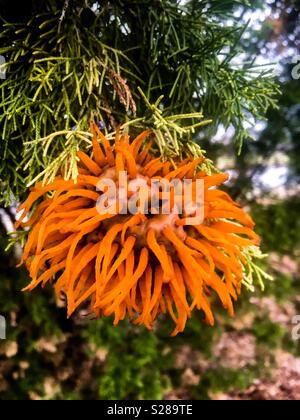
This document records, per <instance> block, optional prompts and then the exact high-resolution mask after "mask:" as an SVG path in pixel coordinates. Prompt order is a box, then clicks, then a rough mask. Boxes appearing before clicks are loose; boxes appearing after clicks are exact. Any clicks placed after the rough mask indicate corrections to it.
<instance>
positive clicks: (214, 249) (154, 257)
mask: <svg viewBox="0 0 300 420" xmlns="http://www.w3.org/2000/svg"><path fill="white" fill-rule="evenodd" d="M91 132H92V135H93V149H92V153H91V154H89V155H88V154H86V153H84V152H82V151H79V152H78V158H79V163H78V165H79V176H78V180H77V182H74V181H65V180H63V178H62V177H57V178H56V179H55V180H54V181H53V182H52V183H51V184H48V185H43V184H42V183H38V184H36V185H35V186H34V187H33V188H32V189H31V192H30V194H29V196H28V198H27V200H26V201H25V203H23V204H22V205H21V206H20V207H19V210H20V212H22V214H21V217H20V219H19V221H18V222H17V227H23V228H25V229H29V233H28V240H27V244H26V246H25V249H24V255H23V258H22V261H21V263H25V264H26V267H27V268H28V271H29V273H30V276H31V282H30V284H29V286H27V288H26V289H24V290H27V291H31V290H33V289H34V288H35V287H36V286H39V285H42V286H45V285H46V284H47V283H50V284H53V286H54V289H55V291H56V293H57V294H59V295H60V294H61V293H63V294H64V295H65V296H66V298H67V303H68V315H69V316H70V315H71V314H72V313H73V312H74V311H75V310H76V309H77V308H78V306H79V305H82V304H88V305H89V307H90V310H91V312H93V313H94V314H95V315H96V316H99V315H100V316H101V315H104V316H110V315H113V316H114V324H115V325H116V324H117V323H118V322H119V321H120V320H123V319H124V318H125V317H126V316H127V317H128V318H129V319H130V320H131V321H132V322H133V323H134V324H138V325H140V324H143V325H145V326H146V327H147V328H148V329H151V328H153V325H154V321H155V320H156V318H157V317H159V316H160V314H168V315H169V316H170V318H171V319H172V320H173V321H174V322H175V329H174V331H173V333H172V335H176V334H177V333H179V332H182V331H183V330H184V328H185V325H186V322H187V320H188V318H190V316H191V313H192V311H193V310H194V309H195V308H197V309H198V310H200V311H202V312H203V314H204V316H205V319H206V322H207V323H208V324H210V325H213V323H214V316H213V311H212V304H213V301H214V299H216V297H218V298H219V299H220V301H221V303H222V304H223V306H224V308H226V309H227V310H228V312H229V314H230V315H233V301H234V300H236V299H237V297H238V295H239V293H240V291H241V284H242V280H243V266H242V264H243V251H244V249H245V248H247V247H249V246H253V245H255V246H256V245H258V243H259V237H258V236H257V235H256V233H255V232H254V231H253V226H254V223H253V221H252V219H251V217H250V216H249V215H247V214H246V213H245V212H244V210H243V209H242V208H241V207H240V206H239V205H238V204H237V203H235V202H234V201H233V200H232V199H231V198H230V197H229V195H228V194H227V193H225V192H224V191H221V190H219V189H218V188H217V187H218V186H219V185H220V184H222V183H223V182H225V181H226V180H227V178H228V176H227V175H226V174H213V175H209V174H206V173H205V172H203V171H201V170H200V169H199V165H200V164H201V163H202V161H203V158H201V159H193V158H192V157H189V158H187V159H185V160H183V161H181V162H180V160H179V159H178V161H177V162H176V159H175V160H174V159H173V161H172V164H171V163H170V162H164V161H162V160H161V159H160V158H157V157H156V156H154V155H153V154H152V153H151V151H150V150H151V147H152V140H153V139H152V140H151V137H153V133H152V132H151V130H147V131H143V132H142V133H140V134H139V135H138V136H137V137H136V138H135V139H134V140H133V141H130V140H129V137H128V135H127V134H125V135H120V134H119V130H118V132H117V134H116V138H115V142H114V143H113V142H111V141H109V140H108V139H107V138H106V137H105V136H104V134H103V133H102V132H101V131H100V130H99V129H98V127H97V126H96V125H95V124H91ZM174 162H175V164H176V163H177V168H175V169H174V165H173V163H174ZM121 171H126V172H127V173H128V178H129V183H132V184H134V185H135V186H137V185H140V184H139V182H141V181H143V182H144V185H146V186H147V188H148V187H149V186H150V185H151V182H152V181H153V180H154V179H155V180H164V181H166V182H167V181H174V179H175V178H177V179H180V180H181V181H182V180H186V179H189V181H190V182H192V184H193V186H195V183H196V182H197V181H198V180H199V179H200V180H203V186H204V187H203V188H204V196H203V200H204V203H202V204H203V208H204V219H203V221H202V223H201V224H198V225H193V224H191V225H189V224H188V220H189V217H190V216H191V213H187V212H185V211H184V210H183V211H182V212H181V213H180V212H176V211H174V209H175V206H176V205H177V204H178V200H177V201H176V200H174V197H173V199H172V200H170V201H171V202H172V203H173V204H172V206H174V207H172V208H171V209H170V214H164V213H163V212H158V213H151V212H149V210H152V208H153V206H152V201H151V204H150V202H149V203H148V204H149V207H148V212H147V211H145V212H143V211H141V208H138V209H137V211H136V213H135V214H134V213H130V214H129V213H128V212H127V213H126V212H125V213H124V212H123V211H120V210H121V209H122V210H123V209H124V205H123V204H122V205H119V207H115V210H114V212H111V211H110V212H109V211H108V210H107V212H106V211H102V213H101V212H100V211H99V208H98V205H97V203H98V199H99V198H100V199H101V196H102V195H103V194H105V193H106V192H107V191H106V190H105V191H104V192H102V190H101V191H99V189H98V188H97V186H98V182H100V181H101V182H102V181H103V180H104V179H106V180H107V179H109V180H110V181H114V182H115V185H116V190H117V192H119V190H121V187H120V183H118V181H117V178H118V175H119V173H120V172H121ZM122 188H123V186H122ZM149 188H150V187H149ZM49 193H52V194H51V195H49ZM156 193H157V194H158V197H157V201H158V202H161V197H162V192H161V191H160V190H156ZM126 195H127V199H128V200H130V199H131V198H132V195H133V193H132V192H131V193H129V192H127V194H126V193H125V196H124V191H122V199H124V197H126ZM152 195H153V193H152V192H151V193H150V194H148V191H147V192H146V195H145V194H144V196H145V197H146V204H147V200H149V201H150V200H151V199H152V198H153V197H152ZM193 199H194V198H193ZM107 201H110V204H114V201H113V197H109V196H108V198H107ZM137 203H139V200H137ZM174 203H175V204H174ZM176 203H177V204H176ZM144 210H145V209H144ZM146 210H147V209H146ZM27 216H28V217H29V218H28V220H24V219H25V217H27Z"/></svg>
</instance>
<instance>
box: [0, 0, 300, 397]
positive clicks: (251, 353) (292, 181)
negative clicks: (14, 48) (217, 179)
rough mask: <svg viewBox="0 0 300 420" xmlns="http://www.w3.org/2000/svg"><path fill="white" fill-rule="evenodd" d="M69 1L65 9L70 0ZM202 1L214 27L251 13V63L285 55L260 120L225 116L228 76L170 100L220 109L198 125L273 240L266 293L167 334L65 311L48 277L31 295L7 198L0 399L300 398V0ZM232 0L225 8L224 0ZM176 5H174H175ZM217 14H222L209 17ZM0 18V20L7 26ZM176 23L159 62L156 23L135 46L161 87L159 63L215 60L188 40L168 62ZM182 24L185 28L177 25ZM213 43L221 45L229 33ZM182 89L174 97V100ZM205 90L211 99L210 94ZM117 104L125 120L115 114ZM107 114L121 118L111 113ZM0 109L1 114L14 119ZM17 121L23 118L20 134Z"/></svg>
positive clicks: (247, 53)
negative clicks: (295, 334)
mask: <svg viewBox="0 0 300 420" xmlns="http://www.w3.org/2000/svg"><path fill="white" fill-rule="evenodd" d="M13 3H14V2H13V1H10V2H6V1H4V0H1V3H0V4H1V5H0V15H2V16H3V17H4V18H5V20H8V21H9V19H10V18H11V16H12V15H13V20H14V21H15V22H24V21H25V19H27V18H29V17H30V13H31V12H32V10H34V5H35V2H30V1H29V2H23V3H22V6H20V5H18V7H17V8H13V10H12V7H13ZM39 3H40V2H39ZM48 3H49V2H48ZM50 3H51V2H50ZM54 3H55V2H54ZM58 3H60V8H61V10H62V8H63V2H58ZM82 3H84V2H82ZM100 3H103V5H104V3H105V6H106V7H108V9H109V8H110V7H111V8H114V7H115V10H116V11H118V13H119V14H120V16H121V17H122V16H123V15H124V16H125V17H124V16H123V17H124V19H125V20H126V19H127V21H129V20H130V19H131V20H134V19H136V25H141V26H142V24H143V19H144V20H145V19H146V20H148V19H149V22H150V23H151V19H152V18H153V19H154V20H155V16H153V15H151V14H150V15H148V14H147V9H145V15H143V16H138V15H136V16H135V14H134V11H135V7H137V8H138V7H139V3H140V4H142V3H144V6H145V4H146V3H147V2H145V1H144V2H139V1H135V2H127V1H125V0H124V1H116V2H100ZM153 3H155V6H156V7H157V8H159V7H162V5H163V6H164V5H165V3H168V4H169V6H170V5H171V6H172V7H175V5H176V4H177V3H178V2H175V1H174V2H172V1H169V2H164V1H155V2H154V1H153ZM204 3H206V6H207V5H210V6H211V7H214V8H215V9H212V10H213V12H214V13H215V15H213V16H218V18H216V21H215V22H216V23H215V25H216V29H215V31H216V32H215V34H216V33H218V30H219V29H218V27H217V25H218V24H220V15H221V16H222V19H223V21H224V22H227V24H228V27H230V25H233V26H234V25H235V21H234V19H233V18H234V16H235V19H236V20H237V21H238V22H248V19H251V21H250V22H249V23H248V27H247V29H246V30H245V31H244V32H243V35H242V34H240V35H239V37H238V46H239V48H241V49H242V50H243V61H244V62H253V58H257V57H258V61H259V62H260V64H265V63H270V62H274V63H275V65H276V79H277V82H278V84H279V85H280V88H281V91H282V95H281V96H278V95H277V98H278V105H279V106H278V108H277V109H276V108H275V109H274V108H270V109H269V110H268V111H267V115H266V117H267V119H266V120H262V119H261V118H260V112H258V114H257V115H256V117H257V120H256V122H254V123H253V124H252V125H251V124H250V123H246V122H245V121H244V118H241V116H239V118H233V117H234V115H236V114H234V112H233V114H234V115H232V116H231V117H229V121H230V124H228V114H226V109H225V106H226V102H223V103H222V87H219V91H217V90H216V92H210V96H208V94H207V89H205V88H203V86H204V87H205V86H206V87H207V80H204V81H203V86H202V87H201V86H199V92H201V89H202V94H203V95H202V96H201V94H199V97H197V98H196V97H193V98H194V102H193V103H192V104H188V103H185V101H184V95H182V97H175V98H173V97H172V95H171V97H169V99H168V101H169V102H168V101H167V102H168V103H166V104H165V106H166V107H171V109H176V106H178V107H179V108H180V109H179V110H180V111H181V110H182V109H183V110H186V112H189V111H193V110H195V108H197V107H198V109H199V110H203V111H204V114H205V117H209V118H210V117H214V116H216V115H217V116H219V118H218V119H217V121H216V123H215V126H214V127H213V130H211V131H209V130H207V131H201V132H200V133H198V134H197V137H196V139H195V140H196V141H198V142H199V143H200V145H201V147H203V148H204V149H205V150H207V154H208V156H209V158H212V159H214V160H215V162H216V163H217V166H218V167H220V168H221V169H223V170H227V171H229V172H230V174H231V180H230V182H229V183H228V184H227V186H226V188H227V189H228V190H229V191H230V193H231V194H232V195H233V196H234V197H235V198H236V199H238V200H239V201H240V202H241V203H242V204H243V205H245V206H247V207H248V208H250V210H251V212H252V214H253V216H254V218H255V220H256V223H257V232H258V233H259V234H260V235H261V236H262V247H263V251H266V252H267V253H269V258H268V260H267V262H265V265H266V267H264V268H267V269H268V272H270V273H271V274H272V275H273V277H274V281H273V282H267V283H266V291H265V292H264V293H262V292H260V291H259V290H256V291H255V292H254V293H250V292H247V291H246V290H244V293H243V297H242V299H241V300H240V301H239V302H238V304H237V305H236V317H235V319H233V320H231V319H229V318H227V317H226V316H225V315H224V313H223V312H222V310H221V309H220V311H219V314H218V315H217V323H216V327H214V328H209V327H207V326H205V325H203V324H202V323H201V322H200V319H199V316H197V314H195V316H194V317H193V319H192V320H191V321H190V322H189V323H188V326H187V328H186V330H185V332H184V333H183V334H181V335H180V336H177V337H175V338H171V337H169V336H168V332H169V331H170V329H171V327H170V325H168V322H166V320H164V319H162V320H161V321H160V323H159V324H158V325H157V326H156V328H155V330H154V331H153V332H148V331H146V330H144V329H143V328H137V327H133V326H130V325H129V324H127V323H125V322H124V323H123V324H122V325H120V326H118V327H117V328H114V327H113V326H112V325H111V320H109V319H100V320H96V321H94V320H93V321H91V320H90V319H89V318H88V316H87V314H86V313H85V311H84V310H82V311H80V312H79V313H78V314H77V315H76V316H74V317H73V318H72V319H70V320H67V319H66V314H65V309H64V307H63V305H62V303H61V302H56V301H55V299H54V297H53V293H52V291H51V290H49V289H45V290H42V291H38V290H36V291H34V293H33V294H31V295H27V294H23V293H21V292H20V290H21V288H22V287H23V286H24V285H25V284H26V283H27V282H28V278H27V274H26V273H25V271H23V270H20V269H16V268H15V265H16V261H17V259H18V253H19V252H20V250H19V249H18V247H15V248H13V249H11V250H10V251H9V252H8V253H7V252H5V251H4V250H5V248H6V246H7V240H8V239H7V232H6V230H10V228H11V226H12V223H13V221H14V217H15V215H14V207H13V206H10V207H4V205H3V206H2V207H1V209H0V214H1V224H0V231H1V232H0V233H1V235H0V315H3V316H5V317H6V319H7V340H3V341H2V340H1V341H0V399H2V400H5V399H19V400H20V399H25V400H26V399H32V400H36V399H156V398H157V399H161V398H166V399H177V398H178V399H185V398H191V399H206V398H210V399H224V398H225V399H299V398H300V338H299V340H298V341H293V339H292V329H293V327H294V325H293V318H294V317H295V316H296V315H297V314H300V289H299V286H300V270H299V264H300V222H299V217H298V216H299V212H300V199H299V186H298V181H299V178H300V165H299V152H300V150H299V144H300V143H299V139H300V69H299V68H298V70H297V68H296V65H297V61H296V59H297V55H298V54H300V53H299V44H300V39H299V8H300V2H299V1H297V0H294V1H293V0H286V1H273V0H269V1H267V2H265V1H260V0H257V1H255V2H251V6H249V5H248V6H247V5H246V4H244V3H246V2H235V1H229V0H228V1H227V0H226V1H222V2H214V1H212V2H201V1H190V2H189V4H190V6H191V7H194V8H195V10H198V9H197V7H199V5H200V4H202V6H203V4H204ZM221 3H222V6H223V8H221V7H219V6H217V4H221ZM90 6H91V5H90V4H89V2H87V3H86V7H85V9H84V10H85V12H84V13H85V14H84V19H86V20H87V22H88V25H90V24H91V21H93V19H94V16H93V12H91V9H90ZM171 6H170V7H171ZM19 7H20V9H19ZM23 7H24V9H23ZM31 7H32V8H33V9H32V8H31ZM145 7H146V6H145ZM172 7H171V9H172ZM218 7H219V9H220V10H219V9H218ZM104 10H106V9H105V8H104ZM139 10H140V9H139ZM148 12H149V11H148ZM172 13H173V12H172V10H171V12H170V16H171V17H172ZM139 19H141V22H139ZM213 21H214V18H212V20H211V21H210V23H212V22H213ZM161 24H162V25H163V22H162V23H161ZM128 25H130V22H129V23H128ZM224 27H227V26H226V24H224ZM106 28H107V31H108V33H107V37H108V38H109V37H113V36H114V35H113V34H115V32H114V31H115V30H116V29H115V26H114V25H113V24H112V23H111V22H109V21H108V22H107V25H106ZM176 29H177V30H178V28H176ZM0 30H1V31H3V30H4V29H3V27H1V29H0ZM165 30H166V28H165V27H164V26H162V27H160V26H159V27H158V28H156V29H155V31H157V33H158V34H159V36H158V37H156V39H158V44H157V45H155V46H154V47H153V49H151V53H153V51H155V49H157V51H158V52H159V60H158V63H155V60H154V61H153V56H151V54H150V53H149V51H148V50H147V48H146V45H147V42H148V43H149V39H148V38H147V37H149V36H150V35H149V34H148V33H147V26H146V25H145V30H144V32H143V33H140V36H144V37H145V38H144V39H145V40H147V41H145V48H144V49H142V51H138V52H135V51H133V53H132V55H131V57H132V59H133V61H134V62H135V63H136V64H138V63H145V62H147V63H148V65H147V66H146V67H145V69H144V71H145V72H146V73H147V74H149V75H152V74H153V73H154V76H153V77H152V78H153V86H152V87H153V89H152V88H150V91H149V92H150V95H153V98H157V96H158V94H160V93H161V92H160V88H159V80H155V77H156V76H155V75H156V74H159V73H163V72H165V77H166V80H170V81H171V82H173V84H174V82H175V81H176V78H177V76H178V74H180V75H181V73H176V74H175V76H174V70H173V68H172V66H178V65H180V63H181V65H182V66H183V64H184V63H185V64H186V63H188V64H190V66H191V67H190V70H189V71H191V72H192V73H191V78H192V79H193V80H194V79H195V77H194V76H193V72H197V69H198V70H199V68H198V67H197V66H200V65H202V64H203V62H204V60H203V58H202V59H201V57H200V58H199V59H198V61H197V66H196V65H195V67H193V66H192V65H191V62H192V60H191V61H189V60H190V57H189V56H188V52H187V51H186V50H184V51H179V52H178V54H182V55H181V56H180V57H179V58H178V60H179V61H178V62H174V63H172V66H171V67H170V68H169V69H167V65H168V63H167V62H166V61H164V54H165V51H166V49H168V42H170V43H171V44H172V36H171V35H172V34H171V35H170V36H171V41H170V40H169V41H167V36H166V33H165ZM210 30H211V32H210V33H211V34H212V36H211V38H210V39H211V43H216V42H217V38H218V37H215V36H213V34H214V27H213V24H212V26H211V28H210ZM228 31H229V30H228ZM229 32H230V31H229ZM229 32H228V33H229ZM176 33H177V31H175V30H174V33H173V35H174V37H175V38H176V36H175V34H176ZM122 36H123V35H122V32H121V33H119V32H118V33H117V35H116V38H114V39H115V40H116V42H118V43H119V45H118V47H120V48H121V49H122ZM132 36H134V33H133V34H132ZM222 36H223V37H225V36H226V34H225V33H222ZM123 42H124V40H123ZM201 42H202V41H201ZM205 45H207V40H206V41H205V42H203V50H202V51H201V54H202V57H203V56H205V48H204V47H205ZM0 47H1V46H0ZM234 48H235V49H236V48H237V46H234ZM157 51H156V52H157ZM216 51H218V52H219V50H218V46H216ZM134 55H135V56H134ZM236 55H237V56H238V54H236ZM154 57H156V55H154ZM214 57H215V55H213V56H212V57H210V59H211V60H210V62H209V65H208V66H209V69H212V68H213V65H214ZM196 58H197V57H196ZM196 58H195V60H196ZM299 62H300V57H298V63H299ZM158 67H159V71H158V70H156V69H157V68H158ZM183 68H184V70H182V75H183V76H179V79H178V80H177V82H176V83H178V82H180V83H181V87H180V89H176V92H179V93H176V94H177V95H180V91H181V90H185V89H187V88H188V84H189V83H188V81H187V85H185V84H184V83H185V81H186V75H185V76H184V72H185V71H187V67H186V66H183ZM156 72H157V73H156ZM149 77H150V76H149ZM181 77H182V80H181V79H180V78H181ZM209 77H212V76H210V75H207V78H208V80H209ZM239 77H240V75H239ZM174 78H175V80H174ZM129 79H130V77H129ZM239 80H242V79H239ZM1 82H3V81H1ZM242 82H243V83H246V82H245V80H244V81H243V80H242ZM171 87H172V86H171ZM191 89H194V87H191ZM239 89H240V88H238V90H237V91H238V92H240V90H239ZM163 90H165V91H166V92H169V91H170V86H163ZM242 92H244V93H245V90H242ZM164 93H165V92H164ZM187 96H188V95H187ZM190 96H191V95H190ZM192 96H193V95H192ZM203 98H204V99H203ZM135 99H137V98H135ZM107 100H108V101H109V94H108V99H107ZM173 100H174V104H175V105H174V104H173V105H172V101H173ZM201 100H202V101H203V103H202V104H199V101H200V102H201ZM197 101H198V102H197ZM207 104H210V105H207ZM256 105H257V104H255V103H254V106H256ZM120 106H122V103H121V104H120ZM206 110H207V113H206V112H205V111H206ZM2 112H3V111H2ZM105 112H106V111H105V110H104V113H105ZM120 112H121V111H120ZM123 112H124V111H123ZM138 112H141V113H142V112H143V110H142V109H141V110H140V111H138ZM113 117H114V118H115V119H118V116H117V114H116V115H113ZM251 118H252V117H251ZM251 118H250V122H251ZM103 119H107V121H106V123H107V124H113V121H112V120H110V121H109V118H108V117H107V114H105V115H104V117H103ZM1 121H2V123H3V119H2V120H1ZM77 122H78V121H77ZM2 123H1V124H2ZM83 123H84V121H83ZM1 130H3V125H1ZM26 130H28V136H30V133H31V130H33V126H30V124H27V126H26ZM15 131H16V130H12V135H15V133H14V132H15ZM237 132H238V134H237ZM250 135H251V137H252V138H251V139H250V138H249V136H250ZM16 137H18V136H16ZM237 138H238V140H237ZM241 139H242V140H244V141H243V143H244V144H243V147H242V149H241V153H240V154H239V155H237V153H236V144H237V141H238V142H239V141H240V140H241ZM234 140H235V141H234ZM18 141H19V140H18V138H17V140H16V141H15V143H14V146H13V147H15V148H16V151H15V152H14V155H15V156H18ZM1 150H3V149H1ZM2 159H3V157H2ZM16 176H17V177H18V175H16ZM5 180H6V179H5V172H3V171H2V173H1V188H2V190H1V195H3V196H4V195H5V194H7V185H6V186H4V184H5V182H4V181H5ZM6 181H7V180H6ZM9 182H10V183H11V185H10V192H13V193H14V194H17V193H20V196H22V194H23V192H22V188H23V187H20V188H19V190H18V191H17V190H16V188H14V187H13V182H14V180H13V179H10V180H9ZM20 185H21V184H20ZM23 189H24V188H23ZM2 198H3V197H2ZM6 199H7V197H6Z"/></svg>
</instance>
